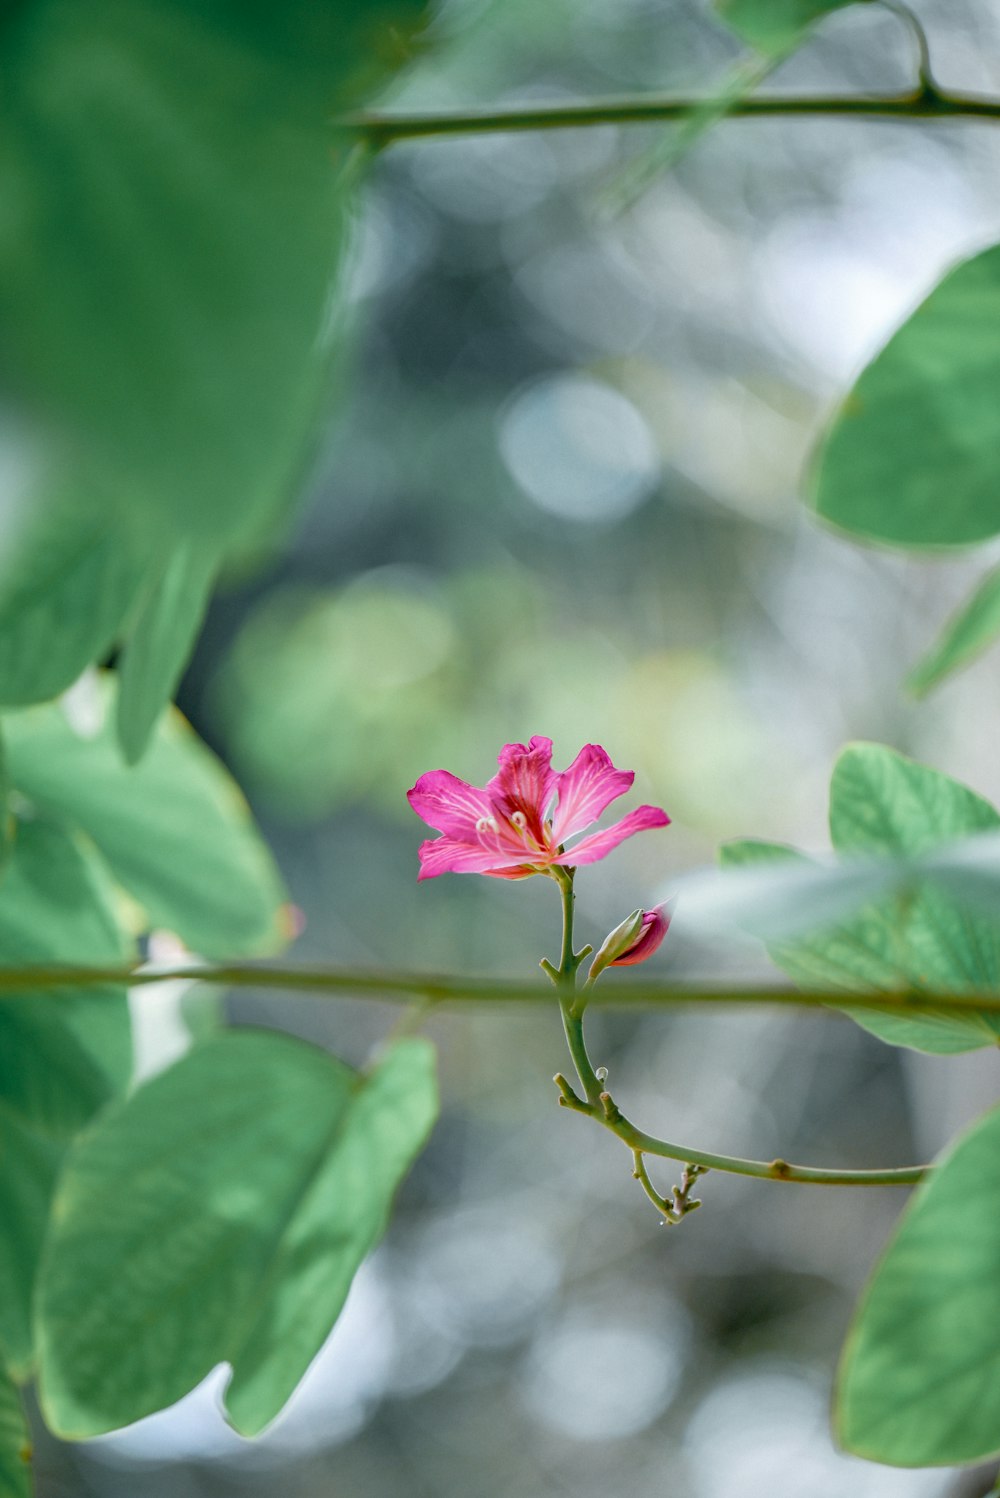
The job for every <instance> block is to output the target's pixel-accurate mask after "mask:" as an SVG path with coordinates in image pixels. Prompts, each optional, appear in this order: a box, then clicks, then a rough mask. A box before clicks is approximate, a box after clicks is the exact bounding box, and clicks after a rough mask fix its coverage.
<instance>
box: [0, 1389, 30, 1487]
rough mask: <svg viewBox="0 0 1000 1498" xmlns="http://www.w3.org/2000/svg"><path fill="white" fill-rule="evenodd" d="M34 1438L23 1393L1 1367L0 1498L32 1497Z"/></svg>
mask: <svg viewBox="0 0 1000 1498" xmlns="http://www.w3.org/2000/svg"><path fill="white" fill-rule="evenodd" d="M30 1458H31V1439H30V1436H29V1434H28V1422H27V1420H25V1418H24V1407H23V1406H22V1404H21V1396H20V1394H19V1393H18V1391H17V1388H16V1387H15V1385H14V1384H13V1383H12V1382H11V1380H10V1379H9V1378H8V1377H7V1375H6V1374H5V1373H4V1371H3V1369H2V1368H0V1498H31V1494H32V1491H33V1488H32V1482H31V1469H30V1467H29V1465H28V1463H29V1461H30Z"/></svg>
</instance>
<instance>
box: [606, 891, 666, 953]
mask: <svg viewBox="0 0 1000 1498" xmlns="http://www.w3.org/2000/svg"><path fill="white" fill-rule="evenodd" d="M670 915H671V911H670V902H669V901H667V902H665V903H664V904H663V905H654V907H653V909H652V910H644V911H643V912H642V921H641V923H640V925H639V930H638V932H637V934H636V936H635V938H634V940H633V941H632V942H631V944H630V945H629V946H627V947H626V948H625V950H624V952H620V953H619V954H618V956H617V957H613V958H612V959H611V961H610V962H609V963H608V967H631V966H632V964H633V963H635V962H645V960H646V958H647V957H652V955H653V953H654V952H655V951H656V949H657V947H658V946H659V945H660V943H661V942H662V940H663V938H664V937H665V936H666V934H667V928H668V927H669V925H670Z"/></svg>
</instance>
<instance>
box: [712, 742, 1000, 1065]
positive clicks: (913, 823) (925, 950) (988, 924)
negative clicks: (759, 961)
mask: <svg viewBox="0 0 1000 1498" xmlns="http://www.w3.org/2000/svg"><path fill="white" fill-rule="evenodd" d="M998 828H1000V815H998V814H997V812H996V811H995V810H994V809H993V807H992V806H990V805H989V803H988V802H986V801H984V800H983V799H982V798H981V797H979V796H977V795H975V793H974V792H972V791H970V790H968V789H966V787H965V786H962V785H959V784H958V783H957V782H956V781H954V780H951V779H949V777H948V776H947V775H942V774H940V773H939V772H938V771H936V770H931V769H929V768H928V767H927V766H925V765H920V764H917V763H915V761H913V760H910V759H907V758H906V757H905V756H904V755H902V754H897V753H896V752H895V751H894V750H892V749H887V748H885V747H883V746H882V745H878V744H855V745H851V746H849V747H848V748H847V749H845V750H844V751H843V752H842V754H841V755H840V757H839V759H838V761H837V764H836V766H835V768H834V772H833V778H832V781H831V784H830V838H831V841H832V843H833V846H834V849H835V850H836V852H837V853H838V854H840V855H842V856H843V857H845V858H865V857H877V858H880V859H886V860H897V861H899V862H900V863H902V864H904V865H905V864H906V862H907V861H908V860H910V859H912V858H915V857H919V856H920V855H922V854H926V853H928V852H930V851H931V850H933V849H935V848H939V847H943V846H946V845H948V844H950V843H954V842H957V841H958V840H959V839H961V838H963V837H969V836H972V835H975V834H976V833H980V832H987V831H995V830H997V829H998ZM721 858H722V862H723V864H724V865H726V866H729V867H736V866H748V865H750V864H756V863H761V862H772V861H774V860H777V859H802V858H803V855H802V854H799V853H797V852H796V851H795V850H794V849H792V848H785V847H781V846H778V845H776V844H771V843H761V842H752V841H745V842H738V843H731V844H729V845H727V846H726V847H724V848H723V849H722V850H721ZM767 946H768V951H769V953H770V955H771V957H772V958H773V960H774V961H775V962H776V963H777V964H778V966H779V967H781V968H783V969H784V971H785V972H787V973H788V975H789V977H791V978H793V979H794V980H795V982H796V983H798V984H800V985H801V986H802V987H806V988H819V989H825V988H829V989H831V990H832V991H840V992H844V991H847V992H851V991H853V992H855V993H871V992H886V993H891V992H893V991H897V992H898V991H900V990H905V989H914V988H915V989H919V988H931V989H943V990H945V991H949V990H950V991H953V992H956V993H968V992H970V991H974V990H975V989H977V988H982V989H984V990H989V989H997V988H1000V922H998V921H997V920H996V919H995V918H994V917H993V916H992V915H983V914H980V913H978V912H976V911H972V910H970V909H969V908H968V907H967V905H966V904H964V903H963V902H961V901H960V900H959V899H958V898H957V897H956V896H955V895H953V894H950V893H948V892H947V890H946V889H945V888H943V887H941V883H940V881H938V880H935V881H934V882H932V881H931V880H930V879H929V878H928V877H926V876H924V877H920V876H919V875H917V876H916V877H915V878H914V879H913V880H909V881H907V882H906V883H905V884H904V886H903V888H902V889H901V890H900V891H899V892H897V893H893V894H891V895H888V896H887V897H886V898H885V899H880V900H878V901H876V902H874V903H872V904H870V905H866V906H865V908H864V909H863V910H861V911H859V912H858V913H857V915H854V916H851V917H850V918H849V919H846V920H838V921H836V922H835V923H831V924H829V925H826V926H824V927H822V928H820V929H817V930H816V931H815V932H813V933H810V934H809V935H807V936H805V937H795V938H794V939H792V940H781V941H769V942H768V943H767ZM838 1007H839V1008H843V1009H845V1010H846V1011H847V1012H848V1013H851V1014H852V1015H853V1018H854V1019H856V1020H857V1022H858V1023H859V1024H860V1025H863V1026H864V1028H865V1029H867V1030H870V1031H871V1032H872V1034H874V1035H877V1036H879V1038H880V1039H882V1040H885V1041H888V1042H889V1043H890V1044H892V1045H902V1046H909V1047H911V1048H912V1049H914V1050H920V1051H928V1052H932V1053H935V1054H940V1055H945V1054H948V1053H953V1052H957V1051H967V1050H973V1049H976V1048H978V1047H980V1046H987V1045H996V1044H997V1042H998V1034H1000V1019H998V1017H997V1016H995V1015H989V1014H984V1015H975V1014H968V1013H963V1014H955V1013H949V1012H948V1011H947V1010H946V1009H942V1010H940V1011H935V1012H933V1013H929V1014H921V1015H919V1016H914V1015H898V1014H893V1013H892V1012H891V1011H886V1012H885V1013H884V1014H883V1013H878V1012H874V1011H871V1010H865V1011H862V1010H857V1009H854V1010H852V1009H851V1007H850V1006H849V1005H847V1004H838Z"/></svg>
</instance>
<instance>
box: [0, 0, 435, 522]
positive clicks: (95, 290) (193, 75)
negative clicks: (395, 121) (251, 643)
mask: <svg viewBox="0 0 1000 1498" xmlns="http://www.w3.org/2000/svg"><path fill="white" fill-rule="evenodd" d="M422 14H423V6H422V3H420V0H348V3H346V4H334V3H330V0H326V3H323V0H320V3H317V0H287V3H285V4H281V5H274V4H268V3H264V0H250V3H247V0H104V3H103V4H101V5H99V6H95V5H79V4H76V3H75V0H34V3H32V4H28V5H22V6H20V7H18V8H17V10H16V11H15V13H14V15H13V16H12V17H10V18H8V19H7V20H6V21H5V30H4V62H5V75H4V76H5V87H4V92H3V99H2V101H0V137H2V139H3V142H4V150H3V154H2V157H0V200H2V201H3V202H4V203H5V204H7V212H6V213H5V214H4V216H3V218H2V220H0V334H2V338H0V343H2V348H3V366H4V370H3V372H4V375H5V390H6V393H7V396H8V398H9V399H11V400H12V401H14V402H15V403H16V404H17V406H18V407H19V408H20V409H21V410H22V411H23V412H24V413H25V414H26V415H27V416H28V417H29V418H30V421H31V423H32V424H33V426H34V428H36V429H37V428H38V427H40V428H41V430H42V431H43V432H45V433H48V434H49V436H50V439H51V442H50V445H51V443H55V444H56V445H60V444H61V450H62V453H63V456H64V460H65V465H66V471H67V472H70V473H72V474H74V475H76V476H77V478H78V481H80V482H86V483H87V485H88V488H89V490H90V492H92V493H96V494H98V495H100V496H101V497H102V499H103V500H105V501H106V502H107V505H108V507H109V511H108V512H109V515H110V514H111V513H112V512H113V510H114V509H115V507H117V508H118V510H119V512H121V513H124V512H126V511H127V512H129V513H132V512H134V511H135V510H137V509H141V510H143V511H144V512H145V514H146V518H147V522H148V523H152V524H154V525H157V526H159V527H161V529H162V530H163V531H164V532H165V533H166V534H169V535H172V536H174V537H178V536H179V537H185V536H188V535H191V536H199V535H200V536H203V537H210V538H213V539H214V540H215V541H222V542H225V543H229V542H237V541H240V540H242V539H245V538H247V537H249V536H252V535H256V534H258V533H259V532H260V530H261V529H262V527H266V526H268V525H269V524H270V523H271V522H272V521H273V519H274V517H275V515H276V514H279V513H280V512H281V510H282V509H283V508H284V507H285V506H286V505H287V503H288V500H289V497H290V495H291V493H292V491H293V490H294V487H295V485H296V481H297V479H298V477H299V473H300V469H301V465H302V462H303V458H304V453H305V448H306V447H307V446H308V444H309V442H310V441H311V439H312V433H313V429H314V424H315V421H316V417H317V412H318V409H319V405H320V401H321V398H322V395H323V392H324V390H325V388H326V385H327V379H328V371H329V364H330V359H331V355H332V354H333V353H334V352H335V338H334V329H335V327H336V320H335V319H333V318H331V300H332V291H333V287H334V278H335V276H336V273H337V269H338V265H339V262H340V260H341V257H342V250H343V244H344V240H345V225H346V219H347V192H348V187H349V182H348V178H351V177H353V175H354V174H353V173H351V172H345V170H344V167H343V163H342V162H341V164H340V165H338V164H337V163H336V162H335V150H334V148H335V146H337V145H338V143H337V141H336V139H335V135H334V132H333V131H332V130H331V127H330V120H331V117H332V116H333V115H335V114H336V112H337V111H338V110H341V109H343V108H345V107H351V106H353V105H356V104H357V103H359V102H361V101H362V99H363V97H364V95H365V93H366V92H367V90H368V89H370V88H371V87H373V86H378V85H379V84H381V83H382V82H383V81H384V80H385V78H386V77H387V76H388V73H389V71H390V69H391V67H392V66H394V65H395V64H397V63H398V61H399V60H400V56H401V54H402V51H403V47H402V43H401V38H404V37H405V35H406V33H407V32H408V31H412V30H413V28H414V27H415V26H416V25H418V24H419V23H420V20H421V18H422ZM349 144H350V142H349V139H346V138H345V140H344V141H342V142H340V143H339V150H340V155H341V157H342V158H344V157H346V155H347V154H348V147H349Z"/></svg>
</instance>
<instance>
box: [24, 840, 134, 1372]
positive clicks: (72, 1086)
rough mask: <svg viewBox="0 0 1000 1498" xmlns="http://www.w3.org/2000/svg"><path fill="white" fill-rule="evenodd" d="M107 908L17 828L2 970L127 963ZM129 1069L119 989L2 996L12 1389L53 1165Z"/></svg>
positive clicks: (65, 852) (102, 890)
mask: <svg viewBox="0 0 1000 1498" xmlns="http://www.w3.org/2000/svg"><path fill="white" fill-rule="evenodd" d="M112 902H113V893H112V891H111V888H110V884H109V880H108V877H107V874H106V873H105V871H104V870H103V869H102V868H101V866H100V863H99V861H98V860H97V858H96V857H95V856H94V855H93V854H92V853H90V852H88V851H87V849H86V848H84V847H83V846H82V845H81V844H80V842H78V841H77V839H75V838H74V837H73V836H71V835H70V834H69V833H68V832H66V831H65V830H64V829H63V828H61V827H57V826H53V825H51V824H49V823H46V822H43V821H22V822H20V823H19V825H18V828H17V835H16V838H15V842H14V854H13V858H12V861H11V864H10V868H9V870H8V872H7V877H6V879H5V880H4V885H3V895H2V898H0V963H3V964H11V965H17V964H28V963H48V964H51V963H58V962H67V963H81V962H83V963H93V964H98V965H99V964H109V963H110V964H116V963H121V962H124V961H126V960H127V959H128V958H129V957H130V956H131V952H130V949H129V945H128V943H127V942H126V941H125V940H124V938H123V937H122V935H121V932H120V931H119V929H118V925H117V921H116V919H115V914H114V908H113V903H112ZM131 1069H132V1045H131V1030H130V1025H129V1016H128V1006H127V1002H126V997H125V991H124V989H123V988H121V987H120V986H113V985H110V984H108V985H104V986H99V987H94V988H91V989H87V990H86V991H80V992H65V991H60V990H47V989H32V990H26V991H24V992H22V993H12V992H9V991H5V992H3V993H0V1223H2V1224H3V1230H2V1232H0V1346H2V1347H3V1350H4V1355H5V1358H6V1361H7V1364H8V1366H9V1367H10V1368H11V1369H12V1371H13V1372H14V1373H15V1374H16V1376H17V1377H19V1378H26V1377H27V1376H28V1375H29V1374H30V1372H31V1367H32V1361H33V1355H32V1339H31V1297H32V1288H33V1285H34V1278H35V1271H36V1266H37V1262H38V1257H39V1254H40V1252H41V1244H42V1239H43V1235H44V1233H45V1229H46V1225H47V1222H48V1213H49V1200H50V1197H51V1192H52V1187H53V1183H54V1180H55V1174H56V1171H57V1169H58V1165H59V1160H60V1158H61V1156H62V1153H63V1151H64V1149H65V1147H66V1143H67V1141H68V1140H69V1138H70V1137H71V1136H72V1135H73V1134H74V1133H75V1132H77V1131H78V1130H79V1129H81V1128H82V1127H83V1126H84V1125H85V1124H86V1123H87V1122H88V1121H89V1120H90V1119H91V1118H92V1117H93V1115H94V1114H95V1113H96V1112H97V1111H98V1110H99V1109H100V1108H101V1107H102V1106H103V1105H104V1104H105V1103H106V1102H107V1101H108V1100H109V1098H110V1097H111V1096H112V1095H113V1093H114V1092H116V1091H117V1092H122V1091H124V1089H125V1087H126V1085H127V1083H128V1080H129V1077H130V1075H131Z"/></svg>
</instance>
